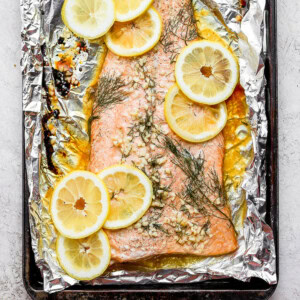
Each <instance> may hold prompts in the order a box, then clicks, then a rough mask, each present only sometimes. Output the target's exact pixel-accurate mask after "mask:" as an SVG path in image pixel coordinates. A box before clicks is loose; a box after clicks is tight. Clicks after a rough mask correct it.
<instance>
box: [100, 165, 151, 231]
mask: <svg viewBox="0 0 300 300" xmlns="http://www.w3.org/2000/svg"><path fill="white" fill-rule="evenodd" d="M98 176H99V177H100V178H101V179H102V180H103V181H104V183H105V184H106V186H107V188H108V192H109V196H110V199H111V200H110V206H111V210H110V213H109V215H108V217H107V220H106V222H105V224H104V226H103V227H104V228H106V229H119V228H125V227H128V226H130V225H131V224H133V223H135V222H136V221H138V220H139V219H140V218H141V217H142V216H143V215H144V214H145V212H146V211H147V210H148V208H149V207H150V205H151V201H152V195H153V190H152V183H151V181H150V180H149V178H148V177H147V176H146V175H145V174H144V173H143V172H142V171H140V170H139V169H137V168H134V167H131V166H127V165H114V166H111V167H109V168H107V169H104V170H103V171H102V172H100V173H99V174H98Z"/></svg>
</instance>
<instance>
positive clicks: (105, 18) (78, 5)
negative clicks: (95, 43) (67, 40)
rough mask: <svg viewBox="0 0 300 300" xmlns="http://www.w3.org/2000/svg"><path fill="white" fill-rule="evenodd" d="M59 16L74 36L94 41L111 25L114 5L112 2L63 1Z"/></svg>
mask: <svg viewBox="0 0 300 300" xmlns="http://www.w3.org/2000/svg"><path fill="white" fill-rule="evenodd" d="M61 15H62V19H63V22H64V23H65V25H66V26H67V27H68V28H69V29H70V30H71V31H73V32H74V33H75V34H76V35H78V36H80V37H83V38H86V39H96V38H99V37H101V36H103V35H104V34H106V33H107V32H108V30H109V29H110V28H111V26H112V25H113V23H114V21H115V5H114V1H113V0H65V2H64V5H63V8H62V11H61Z"/></svg>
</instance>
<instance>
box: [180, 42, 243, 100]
mask: <svg viewBox="0 0 300 300" xmlns="http://www.w3.org/2000/svg"><path fill="white" fill-rule="evenodd" d="M175 77H176V81H177V84H178V86H179V88H180V89H181V90H182V91H183V93H184V94H185V95H186V96H187V97H188V98H189V99H191V100H193V101H196V102H199V103H203V104H208V105H213V104H218V103H220V102H223V101H225V100H226V99H227V98H228V97H230V96H231V94H232V93H233V91H234V88H235V86H236V84H237V82H238V79H239V67H238V63H237V60H236V58H235V57H234V55H233V54H232V53H231V52H230V51H229V50H228V49H227V48H225V47H224V46H223V45H222V44H220V43H217V42H211V41H195V42H192V43H191V44H190V45H188V46H187V47H185V48H184V49H183V50H182V52H181V53H180V54H179V56H178V59H177V61H176V67H175Z"/></svg>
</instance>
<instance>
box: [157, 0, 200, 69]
mask: <svg viewBox="0 0 300 300" xmlns="http://www.w3.org/2000/svg"><path fill="white" fill-rule="evenodd" d="M196 22H197V21H196V19H195V17H194V11H193V7H192V3H191V2H189V3H188V4H186V5H184V7H183V8H181V9H180V10H179V12H178V14H177V15H176V16H175V17H174V18H172V19H171V20H169V21H168V22H167V24H166V26H165V29H164V32H163V34H162V37H161V39H160V43H161V45H162V46H163V50H164V52H165V53H170V61H171V63H174V62H175V61H176V57H177V56H178V54H179V52H180V50H181V49H180V48H178V47H176V44H175V41H174V38H179V39H181V40H182V41H184V43H185V44H186V45H187V43H188V42H189V41H192V40H194V39H196V38H197V37H198V34H197V30H196V26H195V25H196Z"/></svg>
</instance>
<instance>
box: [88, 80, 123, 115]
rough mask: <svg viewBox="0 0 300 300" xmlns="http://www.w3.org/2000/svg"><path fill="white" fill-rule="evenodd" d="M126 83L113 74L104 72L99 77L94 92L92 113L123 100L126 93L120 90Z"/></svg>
mask: <svg viewBox="0 0 300 300" xmlns="http://www.w3.org/2000/svg"><path fill="white" fill-rule="evenodd" d="M126 85H127V83H126V82H125V81H124V80H123V79H122V78H121V76H116V75H115V74H105V75H103V76H102V77H101V79H100V81H99V84H98V88H97V91H96V94H95V103H94V107H93V115H95V114H96V113H98V112H99V110H101V109H106V108H108V107H110V106H111V105H114V104H118V103H121V102H123V101H124V100H125V99H126V96H127V94H126V93H125V92H124V90H122V89H123V88H124V87H125V86H126Z"/></svg>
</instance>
